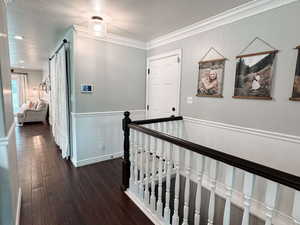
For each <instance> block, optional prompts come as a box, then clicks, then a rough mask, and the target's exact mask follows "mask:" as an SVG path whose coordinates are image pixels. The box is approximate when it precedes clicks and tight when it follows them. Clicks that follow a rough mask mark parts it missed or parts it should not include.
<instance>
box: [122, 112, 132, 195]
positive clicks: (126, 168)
mask: <svg viewBox="0 0 300 225" xmlns="http://www.w3.org/2000/svg"><path fill="white" fill-rule="evenodd" d="M124 116H125V117H124V118H123V121H122V122H123V124H122V127H123V132H124V156H123V161H122V169H123V177H122V185H121V189H122V190H123V191H126V189H127V188H128V187H129V178H130V161H129V147H130V146H129V135H130V129H129V127H128V125H129V124H130V123H131V119H130V118H129V116H130V112H128V111H126V112H124Z"/></svg>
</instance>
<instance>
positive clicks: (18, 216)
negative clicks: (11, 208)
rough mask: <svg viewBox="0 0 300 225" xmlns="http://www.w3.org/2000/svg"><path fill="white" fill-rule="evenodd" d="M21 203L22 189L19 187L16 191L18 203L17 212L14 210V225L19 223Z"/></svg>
mask: <svg viewBox="0 0 300 225" xmlns="http://www.w3.org/2000/svg"><path fill="white" fill-rule="evenodd" d="M21 204H22V189H21V188H19V192H18V205H17V212H16V225H19V224H20V216H21Z"/></svg>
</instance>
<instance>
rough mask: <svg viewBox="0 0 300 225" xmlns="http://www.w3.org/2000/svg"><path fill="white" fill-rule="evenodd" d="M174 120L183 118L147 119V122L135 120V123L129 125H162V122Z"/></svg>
mask: <svg viewBox="0 0 300 225" xmlns="http://www.w3.org/2000/svg"><path fill="white" fill-rule="evenodd" d="M176 120H183V117H182V116H171V117H165V118H157V119H149V120H136V121H132V122H131V123H132V124H136V125H145V124H151V123H163V122H170V121H176Z"/></svg>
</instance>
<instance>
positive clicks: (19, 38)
mask: <svg viewBox="0 0 300 225" xmlns="http://www.w3.org/2000/svg"><path fill="white" fill-rule="evenodd" d="M14 39H16V40H23V39H24V37H23V36H20V35H15V36H14Z"/></svg>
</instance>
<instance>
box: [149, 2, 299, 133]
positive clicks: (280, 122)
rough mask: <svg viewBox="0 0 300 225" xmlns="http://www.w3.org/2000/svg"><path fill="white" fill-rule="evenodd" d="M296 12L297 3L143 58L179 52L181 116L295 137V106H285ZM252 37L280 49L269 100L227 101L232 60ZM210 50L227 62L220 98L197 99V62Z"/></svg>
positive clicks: (291, 76)
mask: <svg viewBox="0 0 300 225" xmlns="http://www.w3.org/2000/svg"><path fill="white" fill-rule="evenodd" d="M299 10H300V2H299V1H296V2H294V3H292V4H289V5H285V6H282V7H279V8H276V9H272V10H270V11H266V12H263V13H261V14H258V15H255V16H251V17H248V18H245V19H242V20H239V21H236V22H234V23H231V24H227V25H224V26H221V27H218V28H215V29H212V30H209V31H205V32H202V33H199V34H197V35H194V36H191V37H188V38H185V39H182V40H178V41H175V42H172V43H169V44H166V45H163V46H160V47H157V48H154V49H151V50H150V51H148V56H154V55H156V54H160V53H163V52H167V51H172V50H174V49H178V48H181V49H182V52H183V55H182V80H181V107H180V111H181V114H182V115H185V116H189V117H195V118H200V119H205V120H210V121H215V122H222V123H227V124H232V125H237V126H243V127H249V128H255V129H261V130H268V131H273V132H280V133H286V134H291V135H297V136H300V129H299V125H298V124H299V123H300V117H299V111H300V104H299V102H292V101H289V97H291V93H292V87H293V80H294V73H295V68H296V58H297V51H296V50H294V49H293V48H294V47H295V46H297V45H299V43H300V40H299V35H300V30H299V29H295V21H298V20H299V18H300V17H299ZM212 26H213V24H212ZM255 37H260V38H262V39H264V40H265V41H267V42H268V43H270V44H271V45H273V46H274V47H275V48H277V49H278V50H279V53H278V57H277V61H276V65H275V71H274V80H273V87H272V96H273V100H271V101H266V100H251V99H233V98H232V96H233V91H234V83H235V69H236V61H235V60H236V59H235V57H236V56H237V55H238V54H239V53H240V52H241V51H242V50H243V49H244V48H245V47H246V46H247V44H249V43H250V41H251V40H253V39H254V38H255ZM212 46H213V47H215V48H216V49H217V50H218V51H220V52H221V53H222V54H223V55H224V56H225V57H226V58H228V60H227V61H226V65H225V76H224V87H223V90H224V91H223V95H224V98H205V97H196V96H195V95H196V91H197V81H198V62H199V61H200V60H201V58H202V57H203V56H204V54H205V53H206V52H207V50H208V49H209V48H210V47H212ZM266 49H268V50H269V49H270V48H268V47H266V46H265V45H262V44H260V43H259V42H257V43H255V44H254V45H253V46H252V47H251V48H249V49H248V51H246V52H245V53H253V52H256V51H262V50H266ZM189 96H192V97H193V100H194V102H193V104H188V103H187V97H189Z"/></svg>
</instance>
